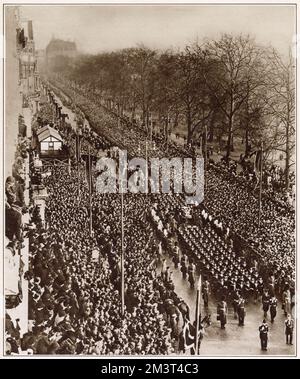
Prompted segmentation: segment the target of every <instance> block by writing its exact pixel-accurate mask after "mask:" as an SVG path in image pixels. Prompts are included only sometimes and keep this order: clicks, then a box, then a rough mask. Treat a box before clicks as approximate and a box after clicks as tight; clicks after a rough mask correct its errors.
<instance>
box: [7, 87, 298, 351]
mask: <svg viewBox="0 0 300 379" xmlns="http://www.w3.org/2000/svg"><path fill="white" fill-rule="evenodd" d="M55 84H57V83H55ZM60 90H64V91H65V92H66V93H67V95H68V98H67V97H66V99H65V101H66V102H70V100H68V99H72V104H76V107H80V109H81V111H82V112H83V113H84V115H85V116H86V117H87V119H88V121H89V123H90V125H91V127H92V129H93V130H91V129H90V128H86V127H84V126H82V127H81V128H80V147H78V138H79V136H78V130H74V129H73V128H72V126H71V125H70V124H68V123H67V122H63V123H61V122H60V123H57V124H55V125H53V126H55V127H56V128H57V129H58V130H59V131H60V133H61V134H62V135H63V137H64V140H65V141H66V143H67V145H68V149H69V152H70V155H71V156H72V157H73V158H74V160H73V164H72V166H71V167H68V166H63V165H62V166H61V167H58V166H56V167H55V166H53V167H52V168H51V169H50V171H51V174H50V175H49V176H47V177H45V178H44V179H43V184H44V185H45V186H46V187H47V190H48V194H49V198H48V200H47V208H46V215H45V224H43V223H41V222H40V219H39V215H38V214H37V213H36V212H35V213H34V214H32V222H33V223H34V225H35V229H34V230H33V231H30V232H29V240H30V259H29V270H28V272H27V273H26V278H27V279H28V282H29V320H31V321H32V323H31V327H30V328H29V331H28V332H27V333H26V334H25V335H23V336H20V333H19V332H18V328H17V327H16V326H14V325H13V323H12V321H11V320H10V317H9V316H8V315H7V317H6V322H7V331H8V337H7V343H8V344H9V345H10V350H11V351H12V352H15V353H17V352H20V351H21V350H22V351H27V352H28V353H33V354H97V355H105V354H106V355H107V354H113V355H118V354H121V355H126V354H142V355H149V354H155V355H160V354H171V353H172V352H174V351H181V350H182V351H185V350H186V345H185V343H183V346H182V336H183V333H185V330H186V326H187V325H189V312H188V310H187V307H186V305H185V306H183V307H182V304H183V303H184V302H183V300H182V299H180V298H179V297H178V295H177V294H176V292H175V288H174V283H173V280H172V272H171V270H170V267H165V262H164V259H163V257H162V250H164V251H165V252H167V253H169V254H170V256H171V257H172V260H173V262H174V266H175V268H180V269H181V272H182V273H183V275H185V277H187V278H188V280H189V282H190V285H191V287H194V285H195V277H196V272H198V271H199V269H200V270H201V272H204V273H205V276H206V280H207V281H209V283H211V286H212V290H213V291H214V293H215V295H216V296H218V297H219V298H220V299H223V298H224V296H225V297H226V298H230V299H231V300H232V301H234V296H235V294H236V293H237V292H238V293H239V294H240V295H242V296H243V297H245V298H247V299H250V298H253V299H254V300H255V301H256V300H257V299H258V298H259V297H263V296H264V294H265V291H266V290H267V292H268V296H269V297H272V296H275V294H276V296H278V297H279V296H280V297H281V298H282V299H283V302H284V301H285V300H284V298H287V297H288V296H287V295H286V294H287V292H289V291H290V292H291V293H290V296H291V295H292V294H294V268H295V245H294V244H295V242H294V238H292V237H291V236H293V233H294V230H295V225H294V218H293V212H292V211H291V210H289V209H288V208H286V207H282V206H280V205H278V203H276V202H272V201H268V200H267V199H266V200H265V201H264V202H263V209H262V214H263V217H262V224H261V226H260V228H259V227H258V225H257V222H256V218H257V209H258V199H257V196H256V194H255V193H254V192H253V191H252V190H248V189H247V186H246V187H245V186H244V185H239V184H238V182H237V180H236V177H235V175H231V173H230V175H229V176H228V172H227V171H226V170H224V169H222V168H221V172H220V167H219V166H218V165H215V164H214V163H213V162H210V164H209V169H208V171H207V172H206V173H205V175H206V184H205V185H206V187H205V200H204V203H203V204H200V205H196V206H194V207H190V208H188V207H186V204H185V203H184V198H183V197H182V196H181V195H180V194H172V195H169V194H160V195H154V194H150V195H149V196H135V195H134V194H126V195H125V196H124V225H125V233H124V236H125V237H124V246H125V251H126V255H125V270H124V272H125V280H124V282H125V313H124V315H122V312H121V301H120V292H121V261H120V251H121V240H122V236H121V200H120V195H119V194H100V193H97V192H93V194H92V203H91V206H90V203H89V189H88V184H87V182H86V166H85V164H84V155H87V154H91V155H96V154H97V151H99V149H102V150H105V149H107V148H108V147H111V148H113V147H114V146H118V147H120V148H126V150H127V151H128V154H129V155H131V156H144V157H145V156H146V155H147V157H151V156H153V157H154V156H155V157H165V156H166V154H167V156H169V157H170V156H177V155H178V154H179V156H181V157H184V156H185V155H186V154H187V151H185V150H183V149H182V148H178V147H177V146H176V145H175V144H174V146H172V145H170V146H168V151H167V152H166V150H164V149H163V146H162V145H160V143H159V141H157V140H156V141H155V143H151V144H149V139H148V138H147V133H146V131H145V130H140V129H139V128H138V127H137V126H134V125H131V124H130V125H128V124H126V123H123V122H117V121H116V117H115V115H114V114H111V113H109V112H107V111H104V110H99V103H98V101H99V100H97V99H96V98H94V99H91V96H92V94H87V93H82V92H81V91H78V90H74V89H73V88H66V86H65V83H64V85H62V84H60ZM68 105H71V104H68ZM76 107H75V108H76ZM50 115H51V111H50V110H49V105H48V104H47V102H46V101H45V103H44V105H43V106H42V107H41V110H40V112H39V117H40V118H39V119H37V121H36V124H35V127H36V128H37V129H38V128H40V127H42V125H44V124H46V123H49V117H50ZM95 132H97V134H96V133H95ZM76 155H77V159H76ZM31 174H32V175H34V172H32V173H31ZM174 175H176V173H175V174H174ZM91 210H92V220H93V222H92V231H91V233H89V229H90V225H89V219H90V217H89V216H90V213H89V212H90V211H91ZM236 234H238V235H240V236H241V237H243V238H244V240H245V241H246V242H247V244H249V245H250V246H252V247H254V248H255V249H256V250H257V251H258V252H259V254H258V255H257V256H256V255H255V256H251V257H248V256H247V255H245V254H244V251H243V250H242V249H239V248H237V246H235V243H234V240H235V235H236ZM278 237H280V238H278ZM160 264H161V266H162V269H161V275H160V274H159V272H158V270H157V267H158V265H160ZM222 301H223V300H222ZM288 310H289V311H290V309H288ZM181 315H182V324H183V325H182V324H181V323H179V320H180V317H181ZM180 326H183V328H182V330H181V332H180ZM178 342H179V345H178ZM8 351H9V349H8Z"/></svg>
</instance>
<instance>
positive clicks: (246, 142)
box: [245, 125, 250, 156]
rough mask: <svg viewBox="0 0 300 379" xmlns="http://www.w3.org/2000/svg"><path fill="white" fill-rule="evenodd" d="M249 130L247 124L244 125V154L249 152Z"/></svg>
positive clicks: (246, 154)
mask: <svg viewBox="0 0 300 379" xmlns="http://www.w3.org/2000/svg"><path fill="white" fill-rule="evenodd" d="M249 148H250V146H249V130H248V125H247V126H246V134H245V156H248V154H249V152H250V151H249V150H250V149H249Z"/></svg>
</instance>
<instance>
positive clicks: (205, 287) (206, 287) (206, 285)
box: [202, 278, 210, 308]
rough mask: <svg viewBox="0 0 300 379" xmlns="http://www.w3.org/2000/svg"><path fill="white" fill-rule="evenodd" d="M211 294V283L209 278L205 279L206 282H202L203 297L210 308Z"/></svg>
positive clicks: (205, 305)
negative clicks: (209, 299)
mask: <svg viewBox="0 0 300 379" xmlns="http://www.w3.org/2000/svg"><path fill="white" fill-rule="evenodd" d="M209 295H210V284H209V281H208V280H207V278H205V279H204V282H203V283H202V298H203V301H204V307H205V308H208V298H209Z"/></svg>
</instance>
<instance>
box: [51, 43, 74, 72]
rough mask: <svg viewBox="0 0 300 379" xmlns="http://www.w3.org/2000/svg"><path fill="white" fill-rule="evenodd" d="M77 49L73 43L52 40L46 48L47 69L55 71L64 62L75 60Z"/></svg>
mask: <svg viewBox="0 0 300 379" xmlns="http://www.w3.org/2000/svg"><path fill="white" fill-rule="evenodd" d="M76 55H77V48H76V43H75V42H70V41H63V40H61V39H55V38H52V40H51V41H50V42H49V43H48V45H47V47H46V65H47V68H48V69H55V68H56V67H57V66H59V65H60V64H63V63H64V62H65V61H66V60H68V59H70V58H71V59H72V58H75V57H76Z"/></svg>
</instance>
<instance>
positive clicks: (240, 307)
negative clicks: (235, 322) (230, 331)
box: [237, 296, 246, 326]
mask: <svg viewBox="0 0 300 379" xmlns="http://www.w3.org/2000/svg"><path fill="white" fill-rule="evenodd" d="M237 314H238V317H239V326H244V325H245V324H244V322H245V315H246V311H245V299H244V298H243V297H242V296H240V298H239V300H238V303H237Z"/></svg>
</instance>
